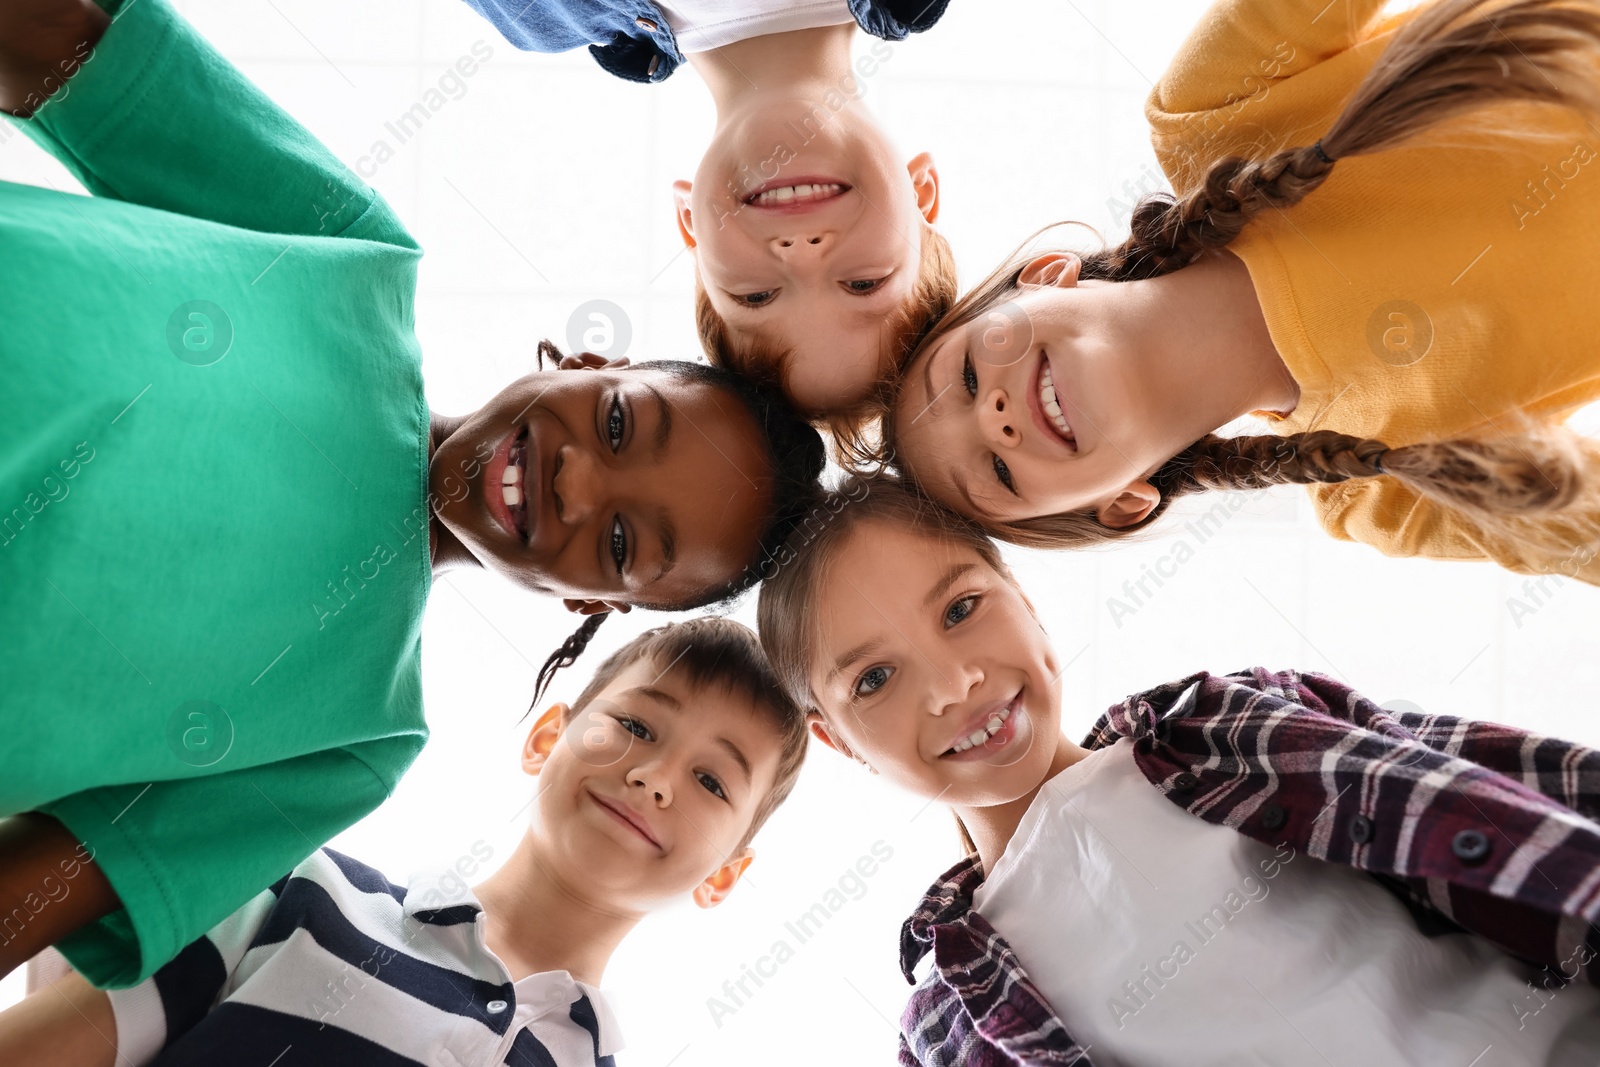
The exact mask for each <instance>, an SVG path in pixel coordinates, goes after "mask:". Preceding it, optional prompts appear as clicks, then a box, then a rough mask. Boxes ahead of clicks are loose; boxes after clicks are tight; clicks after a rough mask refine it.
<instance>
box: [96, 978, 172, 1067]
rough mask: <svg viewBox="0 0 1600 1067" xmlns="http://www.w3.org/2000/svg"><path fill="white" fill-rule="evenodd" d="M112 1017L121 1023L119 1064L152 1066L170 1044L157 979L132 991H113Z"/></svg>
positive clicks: (118, 1025)
mask: <svg viewBox="0 0 1600 1067" xmlns="http://www.w3.org/2000/svg"><path fill="white" fill-rule="evenodd" d="M107 996H108V997H110V999H111V1013H112V1015H113V1016H114V1017H115V1018H116V1021H117V1062H118V1063H119V1064H121V1063H124V1062H131V1063H133V1064H135V1065H138V1064H144V1063H149V1062H150V1061H151V1060H153V1059H155V1057H156V1054H157V1053H158V1052H160V1051H161V1049H162V1048H163V1047H164V1046H165V1045H166V1043H167V1013H166V1008H165V1006H163V1005H162V1003H161V993H160V991H159V990H158V989H157V988H156V982H155V979H153V978H147V979H145V980H144V981H143V982H140V983H139V984H138V985H136V986H132V987H130V988H128V989H113V990H111V991H110V992H109V993H108V994H107Z"/></svg>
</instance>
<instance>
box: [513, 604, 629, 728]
mask: <svg viewBox="0 0 1600 1067" xmlns="http://www.w3.org/2000/svg"><path fill="white" fill-rule="evenodd" d="M610 614H611V612H609V611H602V612H599V613H597V614H594V615H590V616H589V617H588V618H587V619H584V620H583V625H581V626H579V627H578V628H577V629H576V630H574V631H573V632H572V635H571V636H570V637H568V638H567V639H566V640H565V641H563V642H561V647H560V648H558V649H556V650H555V651H554V652H552V653H550V656H549V658H548V659H546V660H545V661H544V666H542V667H540V668H539V676H538V678H537V679H536V680H535V682H534V689H533V703H532V704H529V705H528V711H530V712H531V711H533V709H534V708H536V707H538V706H539V701H540V700H542V699H544V691H545V690H546V689H548V688H550V683H551V682H552V681H554V680H555V677H556V672H557V671H559V670H561V669H562V668H563V667H570V666H572V665H573V664H574V663H576V662H578V657H579V656H581V655H583V650H584V649H586V648H588V647H589V642H590V641H591V640H593V638H594V635H595V631H596V630H598V629H600V624H601V623H603V622H605V621H606V618H607V617H608V616H610ZM523 717H524V718H526V717H527V716H526V715H524V716H523Z"/></svg>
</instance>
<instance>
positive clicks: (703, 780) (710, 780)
mask: <svg viewBox="0 0 1600 1067" xmlns="http://www.w3.org/2000/svg"><path fill="white" fill-rule="evenodd" d="M695 777H696V778H698V779H699V780H700V784H701V785H703V786H705V787H706V791H707V792H708V793H710V794H711V795H712V796H715V797H720V798H721V799H723V800H727V799H728V791H727V790H726V789H724V788H722V783H721V782H719V781H717V776H716V775H714V774H709V773H707V772H706V771H698V772H696V773H695Z"/></svg>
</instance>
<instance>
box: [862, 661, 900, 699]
mask: <svg viewBox="0 0 1600 1067" xmlns="http://www.w3.org/2000/svg"><path fill="white" fill-rule="evenodd" d="M893 674H894V668H893V667H868V668H867V669H866V670H864V671H862V672H861V677H860V678H857V679H856V685H855V690H854V692H855V695H856V696H858V697H865V696H871V695H872V694H873V693H876V692H877V691H878V690H880V689H882V688H883V687H884V686H886V685H888V684H889V678H890V676H892V675H893Z"/></svg>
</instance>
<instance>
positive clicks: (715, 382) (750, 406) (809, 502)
mask: <svg viewBox="0 0 1600 1067" xmlns="http://www.w3.org/2000/svg"><path fill="white" fill-rule="evenodd" d="M539 356H540V359H541V361H542V360H544V359H549V360H550V361H551V362H552V363H553V364H556V365H559V364H560V362H561V359H562V353H561V350H560V349H559V348H558V347H556V345H555V344H554V343H553V342H551V341H548V340H545V341H541V342H539ZM632 369H634V370H654V371H659V372H661V373H663V374H668V375H671V376H672V377H675V378H678V379H680V380H682V381H684V382H688V383H692V384H696V385H704V386H708V387H710V388H713V389H721V390H722V391H723V392H726V393H731V394H732V395H733V396H734V397H735V398H737V399H738V400H739V402H740V404H741V405H742V406H743V407H744V409H745V410H746V411H747V412H748V413H749V414H750V417H751V418H753V419H754V420H755V423H756V429H757V430H758V431H759V432H760V434H761V440H762V442H763V443H764V444H765V445H766V455H767V461H768V462H769V463H770V464H771V465H772V507H771V511H770V514H771V516H772V517H771V519H770V520H769V521H768V523H767V527H766V529H765V530H764V531H763V532H762V534H761V538H760V540H759V542H758V543H757V546H756V551H755V552H754V553H753V558H752V559H751V560H750V562H748V563H747V564H745V567H744V569H743V570H742V571H740V572H739V575H738V576H737V577H735V578H734V579H733V580H731V581H729V582H726V583H724V584H723V585H721V586H716V587H713V588H710V589H707V590H706V591H705V592H704V593H702V594H700V595H699V596H696V597H691V598H690V599H688V600H686V601H684V602H682V603H677V604H638V605H636V606H637V607H642V608H647V609H649V610H651V611H692V610H693V609H695V608H703V607H708V606H714V605H726V604H729V603H731V602H733V601H735V600H737V599H738V598H739V597H740V596H741V595H743V594H744V593H745V592H746V591H748V590H749V589H750V588H751V587H753V586H754V585H755V584H756V582H757V581H759V579H760V575H761V572H762V569H763V568H764V567H766V566H768V565H769V563H770V561H771V560H772V559H773V558H774V557H775V556H776V555H777V553H778V551H779V550H780V549H781V548H782V547H783V544H784V542H785V541H786V540H787V539H788V537H789V533H790V531H792V530H793V529H794V528H795V526H796V525H797V524H798V523H799V522H800V521H801V520H803V519H804V518H805V517H806V516H807V515H808V514H809V513H810V512H811V510H812V508H813V507H814V506H815V505H816V502H817V500H818V498H819V497H820V496H821V494H822V486H821V482H820V479H821V477H822V468H823V467H824V466H825V465H826V464H827V450H826V448H825V446H824V445H823V443H822V435H821V434H820V433H818V432H817V430H816V428H815V427H813V426H811V425H810V424H809V423H807V422H806V421H805V419H803V418H801V417H800V415H799V414H797V413H796V412H795V410H794V408H792V407H791V406H790V405H789V402H788V401H787V400H785V399H784V397H783V394H782V393H780V392H778V391H777V390H775V389H772V388H770V387H767V386H764V385H761V384H759V383H756V382H752V381H749V380H747V379H745V378H743V377H741V376H740V375H738V374H735V373H734V372H733V371H731V370H728V369H727V368H725V367H714V366H708V365H707V364H704V363H693V362H690V361H688V360H681V359H656V360H650V361H648V362H645V363H635V364H632ZM608 614H609V612H601V613H599V614H595V615H591V616H589V617H588V618H587V619H585V620H584V621H583V624H582V625H580V626H579V627H578V628H577V630H575V631H574V632H573V633H572V635H571V636H570V637H568V638H567V639H566V640H565V641H563V642H562V643H561V647H560V648H558V649H556V650H555V652H553V653H551V654H550V656H549V657H548V658H547V659H546V660H545V661H544V664H543V666H541V667H540V668H539V674H538V677H537V680H536V682H535V689H534V696H533V703H534V704H538V703H539V700H540V699H541V698H542V697H543V696H544V691H545V689H546V688H548V686H549V685H550V682H551V680H552V679H553V678H554V677H555V673H556V671H558V670H561V669H562V668H563V667H570V666H572V664H573V663H575V662H576V661H577V659H578V657H579V656H581V655H582V654H583V650H584V649H585V648H586V647H587V646H588V644H589V641H590V639H591V638H593V637H594V635H595V631H597V630H598V629H599V628H600V625H601V623H603V622H604V621H605V620H606V616H607V615H608Z"/></svg>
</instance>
